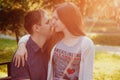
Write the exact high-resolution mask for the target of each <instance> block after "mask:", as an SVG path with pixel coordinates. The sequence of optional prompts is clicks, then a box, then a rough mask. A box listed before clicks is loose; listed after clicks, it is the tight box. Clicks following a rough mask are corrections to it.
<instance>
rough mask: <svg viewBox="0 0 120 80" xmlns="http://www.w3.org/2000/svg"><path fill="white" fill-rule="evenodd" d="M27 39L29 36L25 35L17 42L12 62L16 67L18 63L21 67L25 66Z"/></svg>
mask: <svg viewBox="0 0 120 80" xmlns="http://www.w3.org/2000/svg"><path fill="white" fill-rule="evenodd" d="M29 37H30V35H25V36H23V37H22V38H21V39H20V40H19V42H18V49H17V51H16V53H15V55H14V57H13V62H14V64H15V66H17V67H19V66H20V63H22V66H24V65H25V60H27V50H26V43H27V41H28V39H29Z"/></svg>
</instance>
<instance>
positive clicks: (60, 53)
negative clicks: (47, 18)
mask: <svg viewBox="0 0 120 80" xmlns="http://www.w3.org/2000/svg"><path fill="white" fill-rule="evenodd" d="M53 23H54V26H55V32H57V33H59V34H60V36H61V37H58V36H57V37H58V38H60V39H58V38H57V39H58V40H55V38H54V40H55V41H54V40H53V39H52V40H53V41H54V42H52V40H50V41H51V42H50V43H51V44H50V45H52V46H53V45H54V43H55V42H56V44H55V45H54V47H52V46H51V47H48V49H49V51H51V54H50V59H49V64H48V77H47V80H92V78H93V77H92V75H93V62H94V45H93V42H92V41H91V40H90V39H89V38H88V37H86V36H85V34H84V32H83V31H82V17H81V13H80V11H79V9H78V7H77V6H76V5H75V4H73V3H70V2H67V3H63V4H59V5H58V6H57V7H56V8H55V10H54V12H53ZM51 48H52V50H51Z"/></svg>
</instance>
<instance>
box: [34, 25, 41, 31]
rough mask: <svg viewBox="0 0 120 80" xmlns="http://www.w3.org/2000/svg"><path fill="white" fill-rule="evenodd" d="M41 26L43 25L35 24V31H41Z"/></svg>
mask: <svg viewBox="0 0 120 80" xmlns="http://www.w3.org/2000/svg"><path fill="white" fill-rule="evenodd" d="M40 28H41V27H40V26H39V25H37V24H34V25H33V31H35V32H39V30H40Z"/></svg>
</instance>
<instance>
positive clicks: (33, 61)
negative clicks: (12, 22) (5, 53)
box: [11, 10, 50, 80]
mask: <svg viewBox="0 0 120 80" xmlns="http://www.w3.org/2000/svg"><path fill="white" fill-rule="evenodd" d="M48 21H49V20H48V17H47V14H46V12H45V11H43V10H34V11H30V12H28V13H27V15H26V16H25V23H24V27H25V29H26V30H27V31H28V33H29V34H30V37H29V39H28V41H27V43H26V48H27V53H28V54H27V56H28V57H27V60H26V62H25V65H24V67H23V66H20V67H19V68H18V67H16V66H15V65H14V62H12V64H11V71H12V78H13V79H12V80H46V79H47V64H48V60H47V54H45V53H44V47H45V46H44V44H45V42H46V40H47V38H48V37H49V35H50V25H49V24H48ZM23 61H24V60H23Z"/></svg>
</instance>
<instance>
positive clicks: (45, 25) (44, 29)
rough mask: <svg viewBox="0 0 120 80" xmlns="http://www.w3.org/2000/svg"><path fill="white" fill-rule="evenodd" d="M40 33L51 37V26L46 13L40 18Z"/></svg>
mask: <svg viewBox="0 0 120 80" xmlns="http://www.w3.org/2000/svg"><path fill="white" fill-rule="evenodd" d="M40 33H41V34H42V35H44V36H50V35H51V26H50V21H49V17H48V15H47V13H44V15H43V16H42V21H41V30H40Z"/></svg>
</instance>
